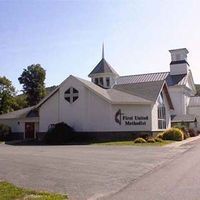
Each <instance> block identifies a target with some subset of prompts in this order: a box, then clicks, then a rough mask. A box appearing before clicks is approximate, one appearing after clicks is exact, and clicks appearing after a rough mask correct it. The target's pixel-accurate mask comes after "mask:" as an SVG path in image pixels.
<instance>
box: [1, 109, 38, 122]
mask: <svg viewBox="0 0 200 200" xmlns="http://www.w3.org/2000/svg"><path fill="white" fill-rule="evenodd" d="M34 108H35V106H32V107H28V108H23V109H20V110H16V111H13V112H9V113H6V114H2V115H0V119H16V118H26V117H38V116H35V115H34V116H33V115H32V111H33V110H34Z"/></svg>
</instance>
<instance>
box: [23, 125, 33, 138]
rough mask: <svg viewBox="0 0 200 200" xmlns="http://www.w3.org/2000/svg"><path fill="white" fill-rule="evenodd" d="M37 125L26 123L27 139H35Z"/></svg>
mask: <svg viewBox="0 0 200 200" xmlns="http://www.w3.org/2000/svg"><path fill="white" fill-rule="evenodd" d="M34 135H35V123H34V122H25V139H34Z"/></svg>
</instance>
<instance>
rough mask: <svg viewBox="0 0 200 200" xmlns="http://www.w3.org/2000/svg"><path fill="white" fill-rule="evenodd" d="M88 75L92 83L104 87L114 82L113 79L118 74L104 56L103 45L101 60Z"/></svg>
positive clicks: (110, 85)
mask: <svg viewBox="0 0 200 200" xmlns="http://www.w3.org/2000/svg"><path fill="white" fill-rule="evenodd" d="M88 76H89V77H90V78H91V81H92V82H93V83H95V84H96V85H98V86H100V87H102V88H105V89H109V88H111V87H112V86H113V85H114V83H115V79H116V78H117V77H118V76H119V75H118V73H117V72H116V71H115V70H114V69H113V68H112V67H111V65H110V64H109V63H108V62H107V61H106V60H105V58H104V45H103V46H102V59H101V61H100V62H99V63H98V64H97V65H96V67H95V68H94V69H93V70H92V71H91V72H90V74H89V75H88Z"/></svg>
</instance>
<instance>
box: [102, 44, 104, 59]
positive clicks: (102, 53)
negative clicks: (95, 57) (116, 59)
mask: <svg viewBox="0 0 200 200" xmlns="http://www.w3.org/2000/svg"><path fill="white" fill-rule="evenodd" d="M102 59H104V43H103V44H102Z"/></svg>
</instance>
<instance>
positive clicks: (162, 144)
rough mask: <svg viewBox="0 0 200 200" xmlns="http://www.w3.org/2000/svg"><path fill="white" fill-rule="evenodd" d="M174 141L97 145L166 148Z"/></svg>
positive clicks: (120, 142) (121, 142) (119, 142)
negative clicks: (165, 146)
mask: <svg viewBox="0 0 200 200" xmlns="http://www.w3.org/2000/svg"><path fill="white" fill-rule="evenodd" d="M172 142H173V141H169V140H164V141H163V142H155V143H134V142H133V141H118V142H103V143H96V144H95V145H113V146H164V145H166V144H170V143H172Z"/></svg>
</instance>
